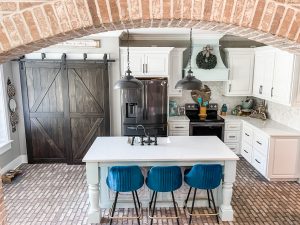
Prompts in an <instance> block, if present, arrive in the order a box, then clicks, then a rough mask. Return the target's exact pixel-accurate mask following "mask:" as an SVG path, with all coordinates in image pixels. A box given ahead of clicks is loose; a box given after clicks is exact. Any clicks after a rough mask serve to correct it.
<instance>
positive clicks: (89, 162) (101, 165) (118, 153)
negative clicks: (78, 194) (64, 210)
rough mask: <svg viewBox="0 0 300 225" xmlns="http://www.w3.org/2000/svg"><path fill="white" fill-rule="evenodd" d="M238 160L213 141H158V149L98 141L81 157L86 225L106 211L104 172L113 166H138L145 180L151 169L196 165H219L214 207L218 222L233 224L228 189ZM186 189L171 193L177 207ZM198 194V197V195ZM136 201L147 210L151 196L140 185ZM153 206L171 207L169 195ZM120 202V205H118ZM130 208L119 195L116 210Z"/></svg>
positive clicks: (129, 199)
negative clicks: (220, 175) (86, 201)
mask: <svg viewBox="0 0 300 225" xmlns="http://www.w3.org/2000/svg"><path fill="white" fill-rule="evenodd" d="M238 159H239V158H238V157H237V156H236V155H235V154H234V153H233V152H232V151H231V150H230V149H229V148H228V147H227V146H226V145H225V144H224V143H223V142H222V141H220V140H219V139H218V138H217V137H212V136H210V137H206V136H202V137H197V136H185V137H178V136H173V137H168V138H159V139H158V145H157V146H154V145H151V146H147V145H145V146H140V145H134V146H131V145H130V144H128V143H127V138H126V137H101V138H100V137H99V138H97V139H96V140H95V142H94V143H93V145H92V146H91V148H90V150H89V151H88V153H87V154H86V156H85V157H84V159H83V161H84V162H86V173H87V183H88V191H89V202H90V207H89V211H88V221H89V223H99V222H100V219H101V210H100V209H101V208H110V207H111V204H112V201H113V197H114V193H113V192H111V191H109V189H108V188H107V186H106V182H105V181H106V176H107V172H108V168H109V167H111V166H116V165H138V166H140V167H141V168H142V171H143V173H144V176H145V178H146V174H147V170H148V169H149V168H150V167H152V166H158V165H159V166H164V165H165V166H167V165H178V166H181V167H182V169H183V170H184V168H185V167H189V166H192V165H194V164H198V163H218V164H221V165H223V168H224V169H223V174H224V179H223V182H222V184H221V185H220V186H219V188H216V189H215V190H214V196H215V200H216V204H217V205H218V206H219V216H220V218H221V220H222V221H232V220H233V209H232V206H231V198H232V187H233V183H234V181H235V176H236V161H237V160H238ZM188 189H189V187H188V186H187V185H186V184H184V183H183V186H182V187H181V188H180V189H179V190H177V191H176V192H175V198H176V201H177V202H178V204H179V206H182V205H183V201H184V199H185V198H186V196H187V192H188ZM201 193H202V194H201ZM138 194H139V198H140V200H141V202H142V205H143V206H144V207H147V206H148V203H149V200H150V195H151V192H150V190H149V189H148V188H147V186H146V185H144V186H143V187H142V188H141V189H140V190H139V191H138ZM197 197H206V192H204V191H202V192H200V191H199V195H198V196H197ZM157 201H158V203H157V206H158V207H159V206H161V207H165V206H167V207H168V206H171V197H170V195H169V193H163V194H161V195H160V196H158V199H157ZM119 202H120V203H119ZM197 204H198V206H207V201H204V200H200V201H197ZM117 207H122V208H123V207H124V208H131V207H133V204H132V195H131V193H124V194H121V195H120V198H119V201H118V206H117Z"/></svg>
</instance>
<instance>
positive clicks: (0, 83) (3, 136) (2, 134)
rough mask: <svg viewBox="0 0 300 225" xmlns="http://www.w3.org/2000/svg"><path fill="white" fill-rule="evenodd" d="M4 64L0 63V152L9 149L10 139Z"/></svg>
mask: <svg viewBox="0 0 300 225" xmlns="http://www.w3.org/2000/svg"><path fill="white" fill-rule="evenodd" d="M5 83H6V82H5V78H4V73H3V65H0V154H1V153H3V151H4V148H5V150H7V146H6V145H7V144H8V143H10V141H9V128H8V114H7V102H6V88H5V87H6V86H5Z"/></svg>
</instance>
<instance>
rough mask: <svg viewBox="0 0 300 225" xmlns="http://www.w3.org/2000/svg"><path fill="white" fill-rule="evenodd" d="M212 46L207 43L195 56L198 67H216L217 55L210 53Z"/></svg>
mask: <svg viewBox="0 0 300 225" xmlns="http://www.w3.org/2000/svg"><path fill="white" fill-rule="evenodd" d="M212 51H213V48H212V47H211V46H210V45H207V46H206V47H204V48H203V50H202V51H201V52H199V53H198V55H197V57H196V64H197V66H198V67H199V68H200V69H205V70H210V69H213V68H215V67H216V65H217V57H216V56H215V55H214V54H213V53H212Z"/></svg>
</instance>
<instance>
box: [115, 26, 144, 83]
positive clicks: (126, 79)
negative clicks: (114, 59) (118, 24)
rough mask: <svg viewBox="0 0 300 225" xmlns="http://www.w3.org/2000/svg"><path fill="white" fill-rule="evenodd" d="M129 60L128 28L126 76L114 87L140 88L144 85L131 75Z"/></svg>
mask: <svg viewBox="0 0 300 225" xmlns="http://www.w3.org/2000/svg"><path fill="white" fill-rule="evenodd" d="M131 73H132V72H131V70H130V62H129V31H128V30H127V70H126V72H125V76H124V77H122V78H121V79H120V80H118V81H117V82H116V83H115V85H114V89H139V88H142V87H143V83H142V82H141V81H140V80H138V79H136V78H135V77H134V76H132V75H131Z"/></svg>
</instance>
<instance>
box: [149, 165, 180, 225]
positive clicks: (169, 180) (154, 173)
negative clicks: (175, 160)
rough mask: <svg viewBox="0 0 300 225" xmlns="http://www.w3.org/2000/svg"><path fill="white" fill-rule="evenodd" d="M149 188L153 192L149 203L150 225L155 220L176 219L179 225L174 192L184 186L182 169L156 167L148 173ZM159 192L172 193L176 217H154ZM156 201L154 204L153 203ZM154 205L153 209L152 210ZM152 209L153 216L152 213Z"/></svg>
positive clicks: (176, 167)
mask: <svg viewBox="0 0 300 225" xmlns="http://www.w3.org/2000/svg"><path fill="white" fill-rule="evenodd" d="M146 184H147V186H148V187H149V188H150V189H151V190H152V191H153V194H152V197H151V201H150V202H149V210H148V216H149V218H150V221H151V222H150V225H152V223H153V219H155V218H156V219H176V220H177V224H178V225H179V216H178V212H177V207H176V205H177V203H176V202H175V198H174V193H173V191H175V190H177V189H179V188H180V187H181V185H182V174H181V169H180V167H178V166H155V167H152V168H151V169H150V170H149V172H148V177H147V179H146ZM158 192H171V194H172V200H173V205H174V210H175V215H176V216H175V217H154V211H155V205H156V199H157V193H158ZM153 201H154V202H153ZM152 203H153V208H152ZM151 208H152V212H151V216H150V211H151Z"/></svg>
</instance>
